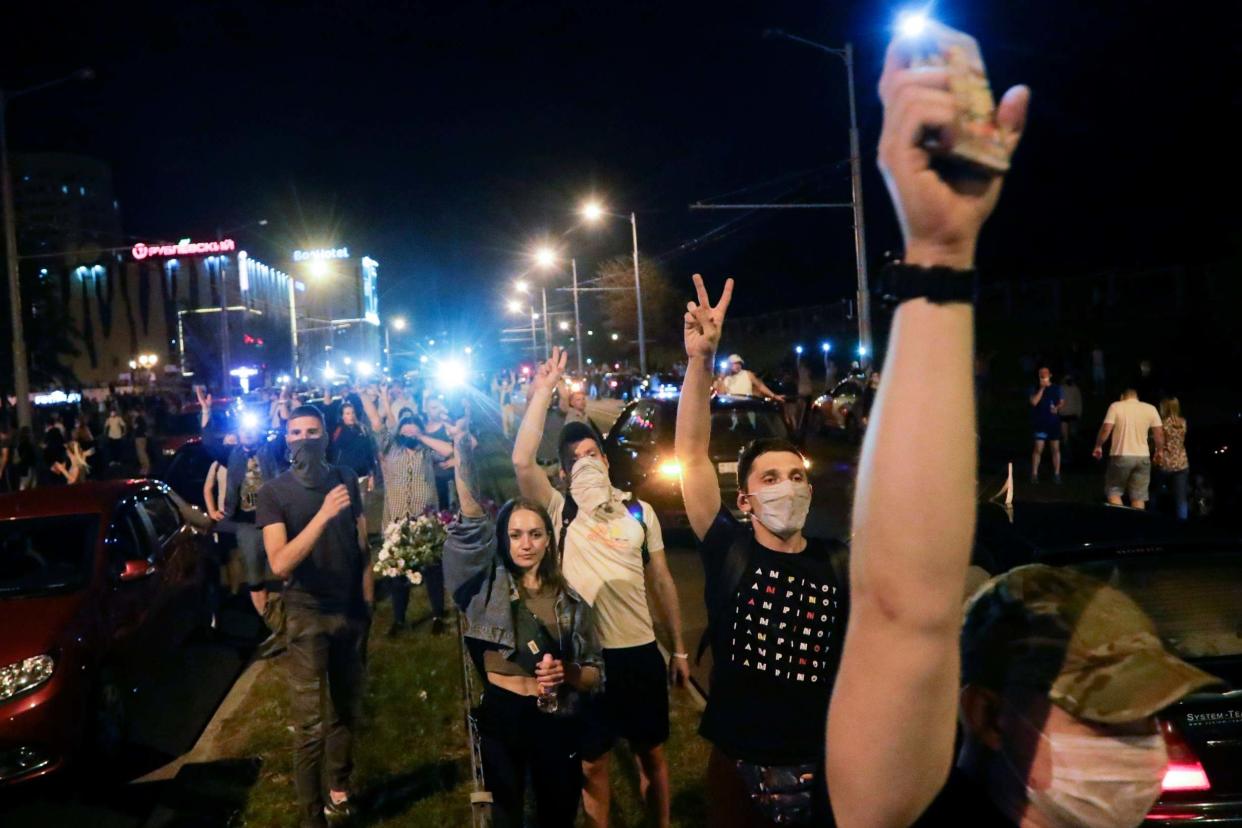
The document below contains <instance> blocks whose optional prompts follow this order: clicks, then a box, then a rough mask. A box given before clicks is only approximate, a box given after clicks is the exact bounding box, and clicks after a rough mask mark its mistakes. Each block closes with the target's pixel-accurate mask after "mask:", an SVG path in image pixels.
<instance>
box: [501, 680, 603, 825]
mask: <svg viewBox="0 0 1242 828" xmlns="http://www.w3.org/2000/svg"><path fill="white" fill-rule="evenodd" d="M577 730H578V727H577V719H576V718H571V717H565V716H553V715H550V714H548V713H540V712H539V709H538V708H537V707H536V705H535V699H534V697H533V696H519V695H517V694H516V693H510V692H509V691H507V690H502V689H500V688H498V687H488V688H487V690H486V691H485V692H484V693H483V704H482V705H481V706H480V707H479V737H480V742H481V748H482V754H483V778H484V780H485V781H486V783H487V789H488V790H489V791H490V792H491V794H492V799H493V802H494V808H493V811H492V824H493V825H495V826H496V828H521V826H522V825H523V820H522V815H523V813H524V811H525V807H526V777H527V773H528V772H529V774H530V781H531V788H532V789H533V790H534V794H535V813H536V818H535V824H536V825H538V826H540V828H560V826H565V828H572V826H573V824H574V820H575V818H576V817H577V816H578V800H579V799H580V797H581V796H582V757H581V756H580V755H579V753H578V749H577V744H576V742H577V738H576V733H577Z"/></svg>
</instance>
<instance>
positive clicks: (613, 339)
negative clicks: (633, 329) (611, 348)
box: [612, 334, 621, 342]
mask: <svg viewBox="0 0 1242 828" xmlns="http://www.w3.org/2000/svg"><path fill="white" fill-rule="evenodd" d="M620 338H621V335H620V334H613V335H612V341H613V342H616V341H617V340H618V339H620Z"/></svg>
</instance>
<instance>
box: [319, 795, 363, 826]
mask: <svg viewBox="0 0 1242 828" xmlns="http://www.w3.org/2000/svg"><path fill="white" fill-rule="evenodd" d="M323 815H324V816H325V817H327V819H328V822H329V823H337V822H344V821H346V820H350V819H353V818H354V817H356V816H358V809H357V808H355V807H354V803H353V802H352V801H350V800H348V799H343V800H341V801H340V802H333V801H332V798H331V797H329V798H328V804H327V805H324V806H323Z"/></svg>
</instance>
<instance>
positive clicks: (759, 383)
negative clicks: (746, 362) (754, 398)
mask: <svg viewBox="0 0 1242 828" xmlns="http://www.w3.org/2000/svg"><path fill="white" fill-rule="evenodd" d="M750 381H751V383H752V384H753V385H754V387H755V390H756V391H758V392H759V396H761V397H766V398H768V399H769V400H776V401H777V402H784V400H785V398H784V397H782V396H781V395H780V394H777V393H776V392H775V391H773V390H772V389H771V388H768V386H767V385H765V384H764V382H763V380H761V379H759V375H758V374H756V373H755V372H754V371H751V372H750Z"/></svg>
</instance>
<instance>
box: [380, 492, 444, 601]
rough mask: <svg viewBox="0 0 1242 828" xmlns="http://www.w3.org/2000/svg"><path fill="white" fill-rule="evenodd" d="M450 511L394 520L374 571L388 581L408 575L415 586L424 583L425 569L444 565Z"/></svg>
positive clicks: (427, 512) (388, 529) (387, 531)
mask: <svg viewBox="0 0 1242 828" xmlns="http://www.w3.org/2000/svg"><path fill="white" fill-rule="evenodd" d="M449 517H450V516H449V514H448V513H447V512H436V511H434V510H431V509H428V510H427V511H426V512H424V513H423V514H421V515H419V516H418V517H404V518H398V519H397V520H394V521H393V522H392V523H390V524H389V525H388V528H387V529H385V530H384V545H383V546H381V547H380V552H379V557H378V558H377V559H376V561H375V564H374V566H373V567H372V569H373V570H374V572H375V574H376V575H380V576H382V577H385V578H400V577H402V576H404V577H405V578H407V579H409V581H410V583H412V584H414V585H416V586H417V585H418V584H421V583H422V582H423V573H422V569H423V567H425V566H431V565H432V564H436V563H439V562H440V558H441V557H443V555H444V541H445V540H446V539H447V538H448V530H447V529H445V527H446V526H447V525H448V522H449Z"/></svg>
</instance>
